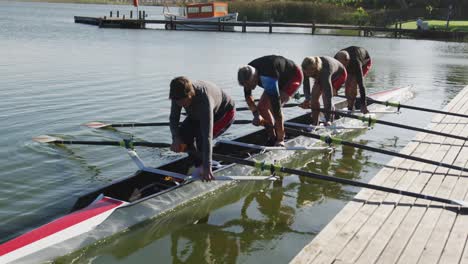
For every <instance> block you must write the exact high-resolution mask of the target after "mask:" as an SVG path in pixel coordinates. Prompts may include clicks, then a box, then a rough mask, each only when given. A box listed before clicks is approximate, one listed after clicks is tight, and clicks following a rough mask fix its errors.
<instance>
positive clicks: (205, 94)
mask: <svg viewBox="0 0 468 264" xmlns="http://www.w3.org/2000/svg"><path fill="white" fill-rule="evenodd" d="M169 99H171V101H172V102H171V114H170V117H169V123H170V128H171V134H172V146H171V150H172V151H174V152H189V155H190V156H191V157H192V158H193V159H194V163H195V166H196V167H197V169H196V171H197V172H199V173H200V176H201V177H202V179H203V180H206V181H211V180H213V179H214V177H213V172H212V169H211V165H212V145H213V143H212V141H213V139H214V138H216V137H218V136H219V135H221V134H222V133H223V132H224V131H226V130H227V129H228V128H229V127H230V126H231V124H232V123H233V122H234V119H235V115H236V108H235V106H234V101H233V100H232V99H231V98H230V97H229V96H228V95H227V94H226V93H225V92H224V91H223V90H221V89H220V88H219V87H217V86H216V85H215V84H213V83H210V82H206V81H194V82H193V83H192V82H191V81H190V80H189V79H188V78H187V77H177V78H174V79H173V80H172V81H171V84H170V91H169ZM182 107H183V108H184V109H185V112H186V113H187V117H186V118H185V120H184V121H183V122H182V123H180V124H179V121H180V113H181V110H182Z"/></svg>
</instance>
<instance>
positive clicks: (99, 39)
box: [0, 1, 468, 263]
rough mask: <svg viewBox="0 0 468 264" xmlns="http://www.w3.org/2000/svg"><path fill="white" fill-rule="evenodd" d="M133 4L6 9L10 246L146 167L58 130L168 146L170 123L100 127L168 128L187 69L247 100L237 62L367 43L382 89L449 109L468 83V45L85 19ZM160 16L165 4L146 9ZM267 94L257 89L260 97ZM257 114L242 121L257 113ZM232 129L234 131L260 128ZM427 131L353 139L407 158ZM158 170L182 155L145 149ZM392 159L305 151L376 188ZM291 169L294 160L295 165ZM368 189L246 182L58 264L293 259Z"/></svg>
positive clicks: (1, 233)
mask: <svg viewBox="0 0 468 264" xmlns="http://www.w3.org/2000/svg"><path fill="white" fill-rule="evenodd" d="M131 8H132V7H131V6H111V5H81V4H49V3H22V2H9V1H1V2H0V94H1V96H0V110H1V111H0V125H1V131H2V133H1V137H0V144H1V145H2V147H1V148H0V166H1V170H0V179H1V180H0V242H3V241H6V240H8V239H10V238H12V237H14V236H17V235H19V234H21V233H23V232H25V231H27V230H29V229H32V228H34V227H37V226H39V225H41V224H44V223H46V222H48V221H50V220H52V219H54V218H55V217H57V216H60V215H63V214H65V213H67V212H68V210H70V208H71V206H72V205H73V203H74V202H75V200H76V199H77V197H78V196H80V195H81V194H84V193H86V192H89V191H90V190H93V189H95V188H97V187H99V186H103V185H105V184H108V183H109V182H111V181H113V180H116V179H118V178H121V177H125V176H128V175H131V174H132V173H134V172H135V170H136V167H135V165H134V164H133V163H132V161H131V160H130V159H129V158H128V156H127V155H126V153H125V150H124V149H121V148H114V147H95V146H68V147H53V146H47V145H41V144H38V143H34V142H33V141H32V140H31V138H32V137H34V136H38V135H42V134H49V135H55V136H62V137H66V138H70V139H76V140H80V139H81V140H86V139H90V140H106V139H113V140H116V139H121V138H128V137H129V136H131V135H133V136H134V137H135V138H136V139H141V140H147V141H157V142H170V134H169V130H168V129H167V128H138V129H136V128H135V129H122V130H120V132H116V131H114V132H113V131H92V130H90V129H88V128H85V127H83V126H80V124H82V123H85V122H88V121H95V120H100V121H138V122H155V121H167V118H168V114H169V113H168V111H169V105H170V102H169V100H168V99H167V97H168V85H169V82H170V80H171V79H172V78H173V77H176V76H180V75H186V76H188V77H190V78H192V79H200V80H209V81H212V82H214V83H216V84H218V85H219V86H220V87H222V88H223V89H224V90H226V91H227V92H228V93H229V94H230V95H232V97H233V98H234V99H235V100H237V101H239V103H238V105H243V103H242V99H243V94H242V89H241V88H240V87H239V86H238V84H237V81H236V76H237V75H236V72H237V69H238V67H239V66H241V65H243V64H246V63H248V62H249V61H251V60H252V59H254V58H257V57H259V56H263V55H268V54H280V55H283V56H286V57H288V58H291V59H293V60H294V61H296V62H297V63H300V62H301V61H302V59H303V57H305V56H311V55H330V56H332V55H333V54H334V53H335V52H336V51H338V50H339V49H340V48H344V47H347V46H349V45H358V46H363V47H366V48H367V49H368V50H369V51H370V54H371V56H372V58H373V68H372V70H371V72H370V75H369V76H368V78H367V79H366V84H367V86H368V90H369V91H370V92H373V91H379V90H383V89H388V88H393V87H402V86H406V85H412V91H413V93H414V97H413V98H412V99H410V100H409V101H408V102H407V103H408V104H413V105H419V106H423V107H433V108H438V109H440V108H442V107H443V106H444V105H445V104H447V103H448V102H449V101H450V100H451V99H452V98H453V97H454V96H455V95H456V94H457V93H458V92H459V91H460V90H461V89H462V88H463V87H464V86H465V85H467V84H468V45H467V44H464V43H449V42H434V41H424V40H405V39H383V38H380V39H377V38H360V37H338V36H323V35H322V36H312V35H306V34H265V33H248V34H241V33H216V32H181V31H165V30H123V29H99V28H98V27H95V26H89V25H82V24H74V22H73V16H75V15H80V16H104V15H108V14H109V11H111V10H113V11H114V12H115V11H116V10H120V12H121V13H127V14H128V12H129V10H131ZM140 9H145V10H146V12H147V13H148V14H149V18H154V19H157V18H161V11H162V8H159V7H144V8H140ZM257 95H258V91H257ZM249 117H250V116H249V115H248V114H245V115H240V117H239V118H240V119H244V118H249ZM384 118H385V119H386V120H390V121H398V122H402V123H405V124H411V125H416V126H420V127H425V126H427V125H428V123H429V122H430V118H431V115H430V114H423V113H417V112H414V111H404V112H403V113H402V114H399V115H387V116H385V117H384ZM251 129H253V128H251V127H250V126H245V129H244V128H242V129H231V131H229V135H231V136H239V135H243V134H244V133H246V132H247V131H250V130H251ZM414 135H415V133H414V132H410V131H402V130H399V129H393V128H389V127H379V126H376V127H375V128H374V129H372V130H369V131H367V132H366V133H363V134H360V135H357V137H356V138H355V140H357V141H360V142H363V143H366V144H368V145H371V146H377V147H380V148H384V149H388V150H396V151H397V150H399V149H401V148H402V147H404V146H405V145H406V144H407V143H408V142H409V140H410V139H411V138H412V137H413V136H414ZM139 153H140V155H141V156H142V157H143V158H144V160H145V162H146V163H147V164H148V165H152V166H156V165H159V164H163V163H165V162H168V161H170V160H171V159H174V158H175V157H174V156H171V155H161V153H160V152H159V151H158V150H147V149H146V150H145V149H141V150H139ZM389 160H390V158H389V157H386V156H383V155H376V154H373V153H370V152H366V151H359V150H354V149H349V148H344V149H343V148H341V147H339V148H338V149H337V152H336V153H335V154H334V155H332V156H327V155H323V156H321V155H319V156H315V157H314V158H310V157H307V156H304V157H302V158H299V161H297V162H294V163H292V165H294V164H295V166H296V167H297V168H302V169H307V170H310V171H315V172H321V173H327V174H330V175H335V176H340V177H346V178H350V179H355V180H362V181H369V180H370V179H371V178H372V177H373V175H375V174H376V173H377V172H378V171H379V170H380V168H381V167H382V165H384V164H386V163H387V162H388V161H389ZM292 165H291V166H292ZM358 191H359V189H356V188H350V187H343V186H340V185H336V184H329V183H323V182H317V181H312V180H304V179H299V178H298V177H296V176H287V177H284V179H283V180H282V181H279V182H276V183H274V184H270V185H269V186H264V188H261V189H260V188H241V187H239V188H237V189H236V188H234V189H232V190H230V191H227V192H226V193H221V194H215V195H212V196H210V197H206V198H205V199H202V200H201V201H196V202H193V203H190V204H188V205H186V206H184V207H182V208H179V209H178V210H175V211H174V212H171V213H168V214H166V215H164V216H161V217H158V218H156V219H154V220H153V221H150V222H147V223H145V224H143V225H141V226H139V227H137V228H134V229H131V230H130V231H127V232H125V233H122V234H118V235H117V236H115V237H113V238H112V239H109V240H106V241H104V242H102V243H101V244H99V245H97V246H93V247H90V248H87V249H86V250H82V251H80V252H78V253H74V254H72V255H71V256H68V257H65V258H62V259H60V260H58V262H62V263H70V262H72V261H74V262H75V263H154V262H155V260H156V261H157V262H158V263H171V262H172V263H205V262H211V263H214V262H216V263H271V262H273V263H284V262H288V261H289V260H291V259H292V258H293V257H294V256H295V255H296V254H297V253H298V252H299V250H300V249H301V248H302V247H303V246H305V245H306V244H307V243H308V242H310V241H311V240H312V239H313V238H314V236H315V235H316V234H317V233H318V232H319V231H320V230H321V229H322V228H323V227H324V226H325V225H326V224H327V223H328V222H329V221H330V220H331V219H332V218H333V216H334V215H335V214H336V213H337V212H338V211H339V210H340V209H341V208H342V207H343V206H344V205H345V204H346V202H347V201H349V200H350V199H352V197H353V196H354V195H355V193H356V192H358Z"/></svg>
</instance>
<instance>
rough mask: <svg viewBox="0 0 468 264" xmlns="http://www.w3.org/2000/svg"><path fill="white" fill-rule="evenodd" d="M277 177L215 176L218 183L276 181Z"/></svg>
mask: <svg viewBox="0 0 468 264" xmlns="http://www.w3.org/2000/svg"><path fill="white" fill-rule="evenodd" d="M277 179H278V177H276V176H215V180H217V181H265V180H268V181H276V180H277Z"/></svg>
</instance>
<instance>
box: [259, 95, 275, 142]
mask: <svg viewBox="0 0 468 264" xmlns="http://www.w3.org/2000/svg"><path fill="white" fill-rule="evenodd" d="M257 110H258V113H259V114H260V116H261V117H262V118H263V120H264V122H265V123H264V124H263V125H264V126H265V129H266V132H267V136H268V144H270V145H271V144H274V143H275V141H276V133H275V128H274V125H273V124H274V118H273V114H272V112H271V102H270V97H269V96H268V95H267V94H266V93H265V92H264V93H263V94H262V96H261V97H260V101H258V105H257Z"/></svg>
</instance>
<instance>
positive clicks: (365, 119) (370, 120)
mask: <svg viewBox="0 0 468 264" xmlns="http://www.w3.org/2000/svg"><path fill="white" fill-rule="evenodd" d="M320 111H322V112H325V111H324V110H323V109H321V110H320ZM332 113H335V114H338V115H339V116H344V117H349V118H354V119H358V120H362V121H363V122H366V123H367V124H368V125H369V126H371V125H373V124H382V125H386V126H392V127H398V128H403V129H408V130H414V131H418V132H424V133H427V134H433V135H438V136H443V137H448V138H455V139H460V140H463V141H466V140H468V138H467V137H462V136H457V135H452V134H448V133H444V132H438V131H433V130H429V129H424V128H419V127H414V126H408V125H402V124H398V123H393V122H388V121H384V120H378V119H376V118H372V117H370V116H358V115H353V114H349V113H347V112H346V111H332Z"/></svg>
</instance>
